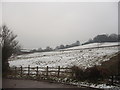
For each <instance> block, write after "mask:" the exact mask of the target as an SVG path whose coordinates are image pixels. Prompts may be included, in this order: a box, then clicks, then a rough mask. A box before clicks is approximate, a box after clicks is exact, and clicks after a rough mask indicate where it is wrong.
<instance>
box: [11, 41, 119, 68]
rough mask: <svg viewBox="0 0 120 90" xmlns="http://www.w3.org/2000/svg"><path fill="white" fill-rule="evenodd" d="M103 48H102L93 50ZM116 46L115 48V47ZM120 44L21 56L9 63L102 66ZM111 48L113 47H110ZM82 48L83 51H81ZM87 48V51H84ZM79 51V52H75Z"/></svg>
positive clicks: (96, 44) (87, 46) (92, 45)
mask: <svg viewBox="0 0 120 90" xmlns="http://www.w3.org/2000/svg"><path fill="white" fill-rule="evenodd" d="M98 44H99V47H102V46H108V47H102V48H93V47H97V46H98ZM113 45H115V46H113ZM117 45H118V43H102V44H100V43H92V44H88V45H83V46H78V47H74V48H71V49H72V50H71V49H69V50H66V51H65V50H60V51H52V52H42V53H33V54H25V55H19V56H17V57H15V58H12V59H11V61H9V63H10V66H20V65H22V66H28V65H30V66H40V67H46V66H50V67H58V66H61V67H71V66H73V65H76V66H79V67H81V68H87V67H92V66H94V65H100V64H101V63H102V62H103V61H108V60H109V59H110V58H111V57H113V56H114V55H115V54H116V53H117V52H118V51H119V50H118V47H120V46H117ZM110 46H111V47H110ZM81 48H82V49H81ZM83 48H87V49H83ZM73 49H77V50H73Z"/></svg>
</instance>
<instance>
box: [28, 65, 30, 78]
mask: <svg viewBox="0 0 120 90" xmlns="http://www.w3.org/2000/svg"><path fill="white" fill-rule="evenodd" d="M29 75H30V65H28V76H29Z"/></svg>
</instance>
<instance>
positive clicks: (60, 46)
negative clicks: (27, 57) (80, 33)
mask: <svg viewBox="0 0 120 90" xmlns="http://www.w3.org/2000/svg"><path fill="white" fill-rule="evenodd" d="M79 45H80V42H79V41H76V42H75V43H72V44H69V45H63V44H61V45H59V46H56V47H55V48H54V49H53V48H51V47H50V46H47V47H46V48H45V49H42V48H38V49H33V50H31V51H30V52H46V51H54V50H59V49H66V48H70V47H75V46H79Z"/></svg>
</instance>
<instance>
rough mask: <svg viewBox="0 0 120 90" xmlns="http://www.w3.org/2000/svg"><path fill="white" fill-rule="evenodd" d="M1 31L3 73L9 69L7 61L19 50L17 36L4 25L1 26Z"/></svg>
mask: <svg viewBox="0 0 120 90" xmlns="http://www.w3.org/2000/svg"><path fill="white" fill-rule="evenodd" d="M0 31H1V46H2V72H3V73H5V72H7V71H8V69H9V63H8V59H9V58H10V57H11V56H12V55H13V54H16V53H17V52H18V51H19V50H20V46H19V45H18V41H16V40H15V39H16V37H17V35H14V34H13V32H12V31H10V29H8V27H7V26H6V25H3V26H2V27H1V29H0Z"/></svg>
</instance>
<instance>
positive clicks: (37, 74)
mask: <svg viewBox="0 0 120 90" xmlns="http://www.w3.org/2000/svg"><path fill="white" fill-rule="evenodd" d="M36 76H38V66H37V71H36Z"/></svg>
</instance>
